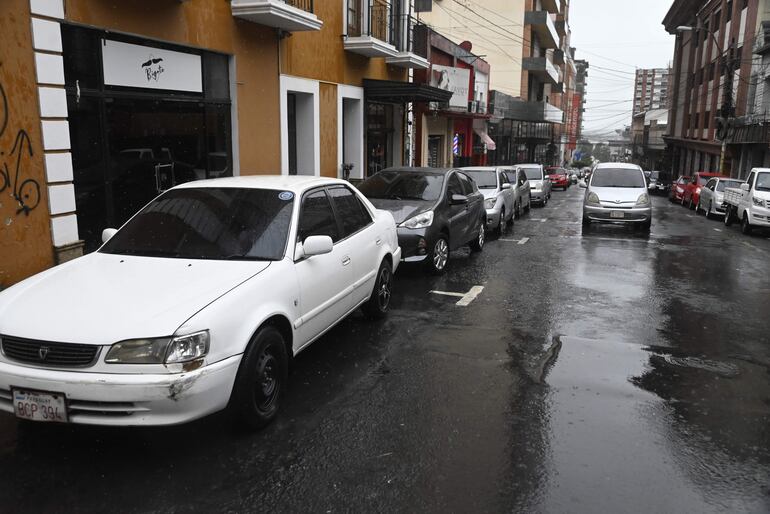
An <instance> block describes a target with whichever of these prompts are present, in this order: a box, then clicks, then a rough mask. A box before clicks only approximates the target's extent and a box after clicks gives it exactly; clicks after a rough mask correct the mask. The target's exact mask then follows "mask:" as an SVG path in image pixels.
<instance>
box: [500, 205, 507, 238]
mask: <svg viewBox="0 0 770 514" xmlns="http://www.w3.org/2000/svg"><path fill="white" fill-rule="evenodd" d="M507 231H508V220H507V219H506V218H505V209H503V210H502V212H500V223H498V225H497V235H498V236H502V235H503V234H505V233H506V232H507Z"/></svg>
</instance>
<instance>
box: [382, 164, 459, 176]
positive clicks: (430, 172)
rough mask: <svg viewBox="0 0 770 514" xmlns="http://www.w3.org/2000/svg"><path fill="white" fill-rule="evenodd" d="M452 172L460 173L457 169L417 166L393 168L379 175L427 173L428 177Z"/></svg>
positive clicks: (386, 169)
mask: <svg viewBox="0 0 770 514" xmlns="http://www.w3.org/2000/svg"><path fill="white" fill-rule="evenodd" d="M452 170H456V171H460V170H458V169H457V168H428V167H417V166H412V167H410V166H401V167H393V168H385V169H382V170H380V171H378V172H377V173H382V172H383V171H395V172H397V173H413V172H417V173H425V174H428V175H444V174H446V173H449V172H450V171H452Z"/></svg>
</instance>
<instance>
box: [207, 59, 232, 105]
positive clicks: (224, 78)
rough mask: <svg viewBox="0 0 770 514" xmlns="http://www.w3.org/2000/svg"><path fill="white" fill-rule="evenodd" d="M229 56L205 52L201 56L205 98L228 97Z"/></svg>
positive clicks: (218, 98)
mask: <svg viewBox="0 0 770 514" xmlns="http://www.w3.org/2000/svg"><path fill="white" fill-rule="evenodd" d="M229 60H230V57H229V56H227V55H222V54H215V53H211V52H209V53H206V54H204V56H203V89H204V91H205V93H206V98H209V99H214V100H229V99H230V72H229V68H230V64H229Z"/></svg>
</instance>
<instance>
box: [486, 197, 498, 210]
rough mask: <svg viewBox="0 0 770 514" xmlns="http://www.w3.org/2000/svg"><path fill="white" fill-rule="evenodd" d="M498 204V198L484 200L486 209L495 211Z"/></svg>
mask: <svg viewBox="0 0 770 514" xmlns="http://www.w3.org/2000/svg"><path fill="white" fill-rule="evenodd" d="M496 203H497V198H487V199H486V200H484V208H485V209H494V208H495V204H496Z"/></svg>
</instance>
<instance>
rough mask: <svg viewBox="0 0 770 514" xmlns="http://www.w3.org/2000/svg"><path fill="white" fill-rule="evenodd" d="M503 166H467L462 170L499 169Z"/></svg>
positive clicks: (461, 169)
mask: <svg viewBox="0 0 770 514" xmlns="http://www.w3.org/2000/svg"><path fill="white" fill-rule="evenodd" d="M500 168H502V166H465V167H462V168H460V171H497V170H498V169H500Z"/></svg>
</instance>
